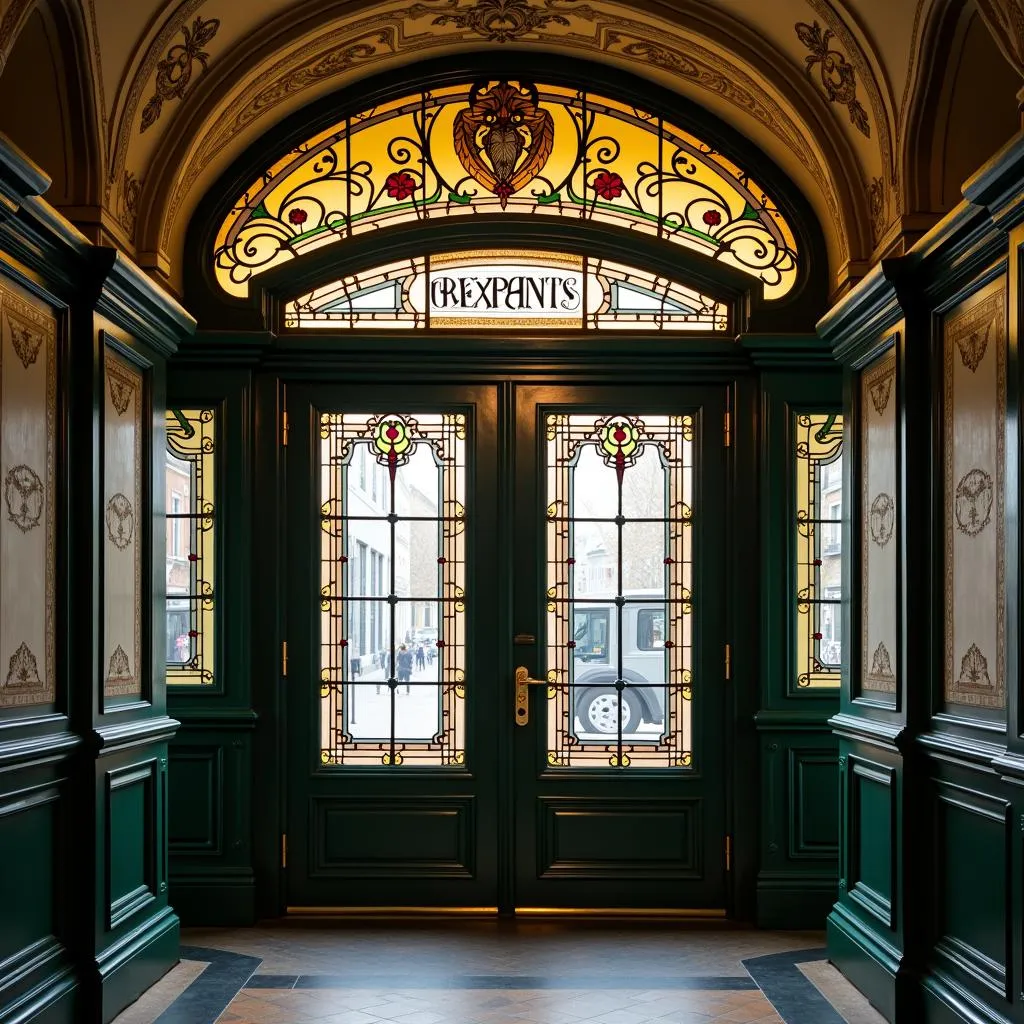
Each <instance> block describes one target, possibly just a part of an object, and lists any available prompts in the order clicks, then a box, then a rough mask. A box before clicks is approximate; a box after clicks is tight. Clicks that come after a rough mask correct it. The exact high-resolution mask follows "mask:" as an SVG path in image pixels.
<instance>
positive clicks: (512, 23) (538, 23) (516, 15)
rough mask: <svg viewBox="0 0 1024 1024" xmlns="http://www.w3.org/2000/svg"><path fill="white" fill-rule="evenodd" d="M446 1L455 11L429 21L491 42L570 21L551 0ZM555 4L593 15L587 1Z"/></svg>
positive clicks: (422, 8) (422, 7)
mask: <svg viewBox="0 0 1024 1024" xmlns="http://www.w3.org/2000/svg"><path fill="white" fill-rule="evenodd" d="M447 4H448V7H449V8H451V9H452V10H453V11H454V12H455V13H452V14H438V15H436V16H435V17H434V20H433V22H432V24H434V25H438V26H441V25H455V26H456V27H457V28H464V29H469V30H470V31H471V32H475V33H476V34H477V35H478V36H481V37H482V38H484V39H486V40H487V41H488V42H491V43H508V42H512V41H514V40H517V39H521V38H522V37H523V36H525V35H528V34H529V33H531V32H536V31H537V30H538V29H545V28H547V27H548V26H549V25H561V26H562V27H564V28H569V27H570V26H571V25H572V22H571V21H569V19H568V18H567V17H566V16H565V15H564V14H562V13H560V12H559V10H558V7H557V6H556V4H555V3H552V0H547V2H546V4H545V5H544V6H543V7H541V6H540V5H539V4H531V3H529V2H528V0H480V2H479V3H475V4H473V5H472V6H470V7H467V8H464V9H463V10H461V11H460V10H458V7H459V0H447ZM558 6H564V7H566V8H567V10H569V11H571V13H572V14H574V15H575V16H576V17H591V18H593V17H595V16H596V14H597V12H596V11H594V9H593V8H591V7H588V6H587V5H586V4H578V3H572V2H569V3H564V2H562V3H559V4H558ZM412 10H413V11H417V13H418V12H419V11H422V12H423V13H426V12H428V11H433V10H434V8H432V7H428V6H427V5H425V4H424V5H419V6H418V8H417V7H414V8H412Z"/></svg>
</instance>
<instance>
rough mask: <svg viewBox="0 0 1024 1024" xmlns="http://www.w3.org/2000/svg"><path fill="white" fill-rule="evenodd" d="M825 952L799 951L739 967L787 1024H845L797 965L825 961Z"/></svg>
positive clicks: (754, 960) (821, 950) (820, 950)
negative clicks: (747, 974) (744, 969)
mask: <svg viewBox="0 0 1024 1024" xmlns="http://www.w3.org/2000/svg"><path fill="white" fill-rule="evenodd" d="M827 959H828V951H827V950H825V949H800V950H793V951H791V952H788V953H771V954H769V955H768V956H755V957H752V958H751V959H749V960H743V961H741V963H742V964H743V966H744V967H745V968H746V969H747V970H748V971H749V972H750V976H751V978H753V979H754V981H755V982H756V983H757V987H758V988H759V989H760V990H761V991H762V992H763V993H764V994H765V996H766V998H767V999H768V1002H770V1003H771V1004H772V1006H774V1007H775V1010H776V1012H777V1013H778V1015H779V1016H780V1017H781V1018H782V1019H783V1020H784V1021H785V1022H786V1024H808V1022H809V1021H814V1024H846V1021H845V1019H844V1018H843V1017H842V1016H840V1014H839V1012H838V1011H837V1010H836V1008H835V1007H834V1006H833V1005H832V1004H831V1003H830V1002H829V1001H828V1000H827V999H826V998H825V997H824V996H823V995H822V994H821V993H820V992H819V991H818V989H817V988H816V987H815V986H814V984H813V983H812V982H811V981H810V979H809V978H807V977H805V976H804V974H803V972H802V971H801V970H800V968H799V967H797V964H804V963H808V962H810V961H813V960H827Z"/></svg>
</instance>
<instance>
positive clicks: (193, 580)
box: [165, 408, 217, 686]
mask: <svg viewBox="0 0 1024 1024" xmlns="http://www.w3.org/2000/svg"><path fill="white" fill-rule="evenodd" d="M166 427H167V454H166V477H165V478H166V495H165V509H166V516H167V564H166V574H167V575H166V579H167V639H166V645H167V647H166V654H165V656H166V662H167V685H168V686H212V685H213V683H214V600H215V596H214V584H215V575H214V574H215V556H214V552H215V544H216V532H215V522H216V520H215V512H216V500H215V492H214V458H215V456H216V444H217V439H216V414H215V410H213V409H209V408H205V409H196V408H191V409H169V410H168V411H167V421H166Z"/></svg>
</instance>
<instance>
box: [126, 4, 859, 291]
mask: <svg viewBox="0 0 1024 1024" xmlns="http://www.w3.org/2000/svg"><path fill="white" fill-rule="evenodd" d="M679 7H680V8H685V10H683V9H673V10H672V11H668V10H665V9H662V8H659V9H658V10H657V11H656V12H649V11H640V10H637V9H635V8H633V7H627V6H625V5H622V4H617V3H613V2H601V3H600V4H597V5H580V8H579V10H576V9H575V8H572V9H570V8H566V15H565V16H566V18H567V20H568V21H569V22H570V25H569V26H568V28H567V27H566V26H561V27H560V26H558V25H555V24H548V23H547V22H548V21H550V19H548V20H547V21H545V23H544V24H543V25H541V24H538V25H536V26H534V27H533V28H531V31H530V32H529V33H528V34H527V35H524V36H522V37H520V36H516V37H515V38H514V39H512V40H511V41H510V40H503V41H502V42H501V44H500V46H495V45H494V43H493V42H487V41H486V40H485V38H484V37H481V35H480V34H479V32H476V31H474V30H473V29H472V28H471V27H469V26H468V23H467V25H461V22H460V23H459V25H455V24H454V22H453V21H452V19H447V20H446V23H445V24H444V25H442V26H438V25H437V23H436V22H437V17H436V15H437V12H438V10H440V7H438V9H437V10H435V9H434V8H433V7H431V6H430V5H423V4H420V5H415V10H414V9H413V8H408V9H407V8H405V7H401V8H400V7H398V6H397V5H396V3H387V4H383V5H375V8H374V11H373V13H372V14H371V13H369V12H368V10H367V7H366V5H365V4H347V5H345V8H344V10H342V9H341V7H340V5H333V4H328V5H326V6H324V5H320V7H318V12H317V13H318V17H317V18H316V19H311V18H310V17H306V16H304V11H303V10H300V11H298V12H296V16H295V17H294V18H292V19H290V20H289V21H288V22H287V23H285V22H284V21H282V20H280V19H277V20H274V21H272V22H268V23H267V24H266V25H264V26H262V27H261V28H260V30H259V31H258V32H256V33H254V34H253V35H252V37H251V38H249V39H246V40H245V42H244V45H239V46H238V47H237V48H236V50H235V51H233V52H232V54H231V56H230V58H229V59H227V60H223V61H221V62H219V63H218V64H217V65H215V66H214V67H213V68H211V71H210V73H209V75H207V76H205V77H204V80H203V82H202V83H201V87H199V88H196V89H194V90H193V91H192V94H191V95H190V96H187V97H186V99H185V101H184V102H183V103H182V105H181V107H180V108H178V109H177V110H176V113H175V115H174V125H175V130H174V131H165V132H164V133H163V134H162V136H161V137H160V139H159V140H156V139H155V137H148V138H147V140H146V143H147V146H149V144H150V142H152V143H153V146H152V147H151V148H149V149H148V153H149V154H151V155H149V156H147V157H146V158H145V159H146V166H145V168H144V173H141V174H140V177H142V178H143V180H144V189H143V194H142V197H141V200H140V216H139V234H138V238H139V248H140V259H141V261H142V262H143V264H144V265H146V266H149V267H152V268H153V269H155V270H156V271H158V272H159V273H161V274H162V275H165V276H166V277H167V278H168V280H169V281H170V282H171V284H172V285H173V286H174V287H176V288H178V289H180V288H181V278H180V268H181V265H182V264H181V254H182V253H183V250H184V233H185V229H186V225H187V223H188V221H189V220H190V219H191V216H192V213H193V211H194V210H195V209H196V208H197V207H198V204H199V202H200V200H201V196H202V195H204V194H206V193H207V192H208V191H209V190H210V188H211V186H213V185H214V183H215V180H216V177H217V175H220V174H223V173H224V172H225V170H226V169H227V167H228V166H229V164H230V162H231V161H232V160H234V159H237V158H238V156H239V154H240V153H241V152H242V151H243V147H245V146H247V145H249V144H252V143H253V142H254V140H256V139H257V138H258V137H259V136H260V135H261V134H262V133H263V132H264V131H265V130H266V129H265V126H266V125H267V124H269V123H271V122H272V121H278V122H279V123H282V124H283V123H285V122H286V121H287V117H284V116H283V115H287V114H289V113H290V112H294V111H295V110H296V108H297V107H299V105H300V104H304V103H305V104H306V105H309V104H310V103H311V102H312V103H313V104H315V103H316V102H319V101H320V99H322V98H323V97H324V96H325V95H326V94H327V93H328V90H332V89H333V90H339V87H343V86H345V85H347V84H352V83H355V82H357V81H360V80H365V79H366V77H367V76H368V75H371V74H374V73H377V72H381V73H383V74H386V73H389V72H388V71H387V70H385V69H392V70H391V72H390V73H393V74H395V75H396V76H397V74H399V72H398V70H397V69H398V68H402V69H404V73H405V74H406V75H408V68H409V67H410V66H412V65H413V62H415V61H421V60H423V59H424V58H429V57H430V54H431V53H432V52H433V53H438V52H440V53H444V54H446V55H447V59H448V60H449V62H450V64H453V65H454V64H459V63H462V62H465V63H473V62H475V61H479V60H480V59H481V58H482V59H486V60H494V59H496V58H497V59H503V58H504V57H505V56H506V55H508V54H510V53H512V52H514V51H513V50H512V47H515V48H516V49H517V50H518V51H519V52H520V53H528V54H530V55H531V56H532V59H534V60H539V59H540V55H541V54H546V55H547V56H548V60H547V62H546V63H545V67H551V56H552V55H557V58H558V62H559V64H560V63H561V61H562V59H563V58H567V57H575V58H576V59H579V58H580V57H585V58H587V59H588V60H590V61H591V62H592V64H593V66H595V67H601V68H603V69H604V71H605V74H606V75H607V76H615V75H622V74H636V73H639V74H642V75H643V76H644V80H645V81H646V82H647V83H649V84H653V83H656V84H657V85H660V86H661V87H663V88H667V89H669V90H671V91H672V92H673V94H674V95H676V96H677V97H678V96H680V95H682V96H685V97H686V98H687V100H688V101H689V102H690V103H694V102H695V103H697V104H699V105H702V106H704V107H706V109H708V110H709V111H713V112H714V113H715V115H716V116H717V117H718V118H719V119H721V120H722V121H724V122H726V123H729V124H731V125H732V126H733V127H734V128H735V129H736V130H737V131H738V132H739V133H741V134H743V135H744V136H745V137H749V138H752V139H754V140H755V141H756V142H757V144H758V145H760V146H761V147H762V149H763V150H764V151H765V152H768V153H770V154H771V156H772V158H773V159H774V160H775V162H776V163H777V164H778V165H779V166H780V167H782V168H783V169H784V170H785V172H786V173H787V174H788V175H789V176H790V178H791V179H792V180H793V181H794V182H796V183H797V184H798V186H799V187H800V189H801V190H802V191H803V193H804V195H806V196H807V197H808V200H809V202H810V204H811V205H812V207H813V208H814V210H815V214H816V216H817V219H818V221H819V223H821V224H823V225H827V230H826V242H827V245H828V256H829V264H830V268H831V271H830V272H831V276H832V282H833V288H837V287H840V286H841V283H842V282H843V281H845V280H847V279H848V278H849V277H851V276H853V277H856V276H857V274H858V273H859V272H860V270H861V268H862V265H863V264H862V261H864V260H865V259H867V258H868V256H869V255H870V253H871V249H872V239H871V232H872V228H871V217H870V208H869V205H870V204H869V192H868V188H867V181H866V178H865V174H866V173H867V172H866V171H865V170H864V169H863V168H862V167H861V166H860V163H859V157H858V155H857V153H856V152H855V150H854V148H852V147H851V145H850V143H849V141H848V139H847V137H846V134H845V132H844V128H843V125H842V122H841V121H840V120H838V119H837V118H836V117H835V116H834V114H833V112H832V110H830V108H829V101H828V98H827V97H826V96H825V95H823V94H822V92H821V90H820V88H816V87H815V82H813V81H811V79H810V78H809V77H808V76H807V75H806V74H805V73H804V65H803V63H802V62H799V63H798V64H797V65H794V64H793V63H792V62H791V61H789V60H787V59H784V58H783V57H782V55H781V53H778V52H776V51H775V50H774V49H773V48H772V46H771V45H770V44H766V42H765V39H764V38H763V35H761V34H759V33H757V32H755V31H752V30H751V28H750V26H749V25H747V24H746V23H744V22H743V21H742V20H740V19H737V18H735V17H734V16H733V15H732V14H730V12H728V11H721V10H712V9H708V8H707V6H706V5H703V4H697V3H692V2H688V3H685V4H681V5H679ZM442 20H445V19H442ZM542 20H543V19H542ZM314 21H315V26H314ZM460 26H461V27H460ZM570 29H571V30H570ZM535 77H537V78H541V77H543V76H542V75H536V76H535ZM335 94H337V92H336V93H335ZM241 187H242V188H244V187H245V185H244V184H243V185H241Z"/></svg>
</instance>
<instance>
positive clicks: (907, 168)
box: [901, 0, 1020, 230]
mask: <svg viewBox="0 0 1024 1024" xmlns="http://www.w3.org/2000/svg"><path fill="white" fill-rule="evenodd" d="M921 51H922V52H929V53H933V54H934V55H935V56H934V58H933V59H932V60H931V61H921V62H920V63H919V64H918V66H917V69H916V71H917V74H916V77H915V79H914V82H913V84H912V92H911V96H910V101H909V103H908V107H907V113H906V125H905V129H904V145H903V159H902V161H901V165H902V171H903V176H902V182H901V184H902V193H903V196H904V215H905V216H908V217H911V218H914V219H915V220H917V221H919V222H920V223H919V225H918V228H919V230H924V229H925V228H927V226H929V224H930V222H932V221H934V220H935V219H936V218H937V217H938V216H939V215H941V214H942V213H945V212H947V211H949V210H950V209H952V208H953V207H954V206H955V205H956V204H957V203H958V202H959V201H960V200H961V198H962V195H961V191H960V187H961V185H962V184H963V182H964V181H965V180H966V179H967V178H968V177H969V176H970V175H971V174H972V173H973V172H974V171H975V170H977V168H978V167H979V166H981V165H982V164H983V163H984V162H985V161H986V160H988V159H989V157H991V156H992V154H993V153H995V152H996V151H997V150H999V149H1000V148H1001V147H1002V145H1003V144H1004V143H1005V142H1007V141H1008V140H1009V139H1010V138H1011V137H1012V136H1013V135H1014V134H1015V133H1016V131H1017V130H1018V129H1019V127H1020V121H1019V115H1018V112H1017V105H1016V101H1015V99H1014V95H1015V92H1016V88H1017V78H1016V74H1015V73H1014V71H1013V69H1012V68H1011V66H1010V64H1009V63H1008V62H1007V60H1006V59H1005V57H1004V56H1003V54H1002V53H1001V52H1000V51H999V48H998V47H997V45H996V43H995V40H994V39H993V38H992V36H991V34H990V32H989V30H988V29H987V27H986V26H985V23H984V22H983V20H982V19H981V17H980V16H979V15H978V13H977V11H976V10H975V9H974V7H973V5H972V4H969V3H967V2H966V0H936V2H935V3H934V4H933V5H932V6H931V8H930V9H929V11H928V13H927V15H926V18H925V21H924V23H923V25H922V28H921ZM981 103H983V104H984V108H985V111H986V116H985V117H978V116H977V111H978V109H979V104H981Z"/></svg>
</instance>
